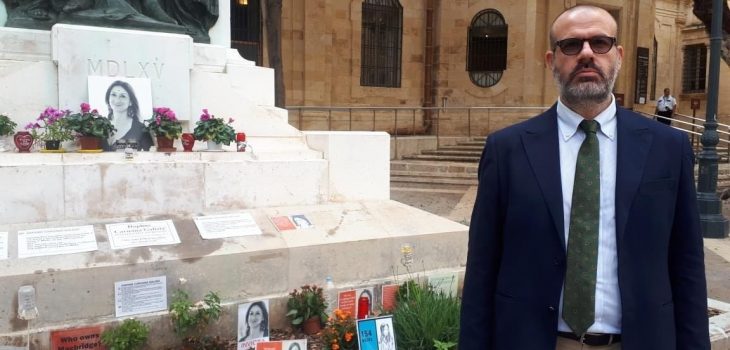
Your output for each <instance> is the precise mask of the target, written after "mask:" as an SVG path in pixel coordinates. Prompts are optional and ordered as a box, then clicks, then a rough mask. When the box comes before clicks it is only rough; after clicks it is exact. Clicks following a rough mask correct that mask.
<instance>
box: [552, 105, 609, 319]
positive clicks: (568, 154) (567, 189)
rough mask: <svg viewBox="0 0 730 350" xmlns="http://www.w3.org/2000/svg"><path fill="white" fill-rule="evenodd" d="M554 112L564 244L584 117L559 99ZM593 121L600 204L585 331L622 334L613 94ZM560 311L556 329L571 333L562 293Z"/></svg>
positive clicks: (582, 134)
mask: <svg viewBox="0 0 730 350" xmlns="http://www.w3.org/2000/svg"><path fill="white" fill-rule="evenodd" d="M557 114H558V137H559V142H558V144H559V145H560V147H559V148H560V178H561V182H562V186H563V223H564V229H565V242H566V246H567V242H568V236H569V232H570V227H569V226H570V208H571V204H572V201H573V179H574V178H575V163H576V161H577V159H578V151H579V150H580V146H581V144H583V140H584V139H585V133H583V131H582V130H580V129H579V128H578V124H580V122H581V121H582V120H583V119H584V118H583V117H581V116H580V115H579V114H577V113H575V112H574V111H572V110H570V109H569V108H568V107H566V106H565V105H564V104H563V103H562V102H561V101H560V100H558V107H557ZM594 120H596V121H597V122H598V123H599V125H600V127H599V132H598V133H597V136H598V149H599V159H600V172H601V174H600V178H601V195H600V196H601V198H600V203H601V204H600V218H599V229H598V266H597V275H596V306H595V315H596V320H595V323H594V324H593V325H592V326H591V327H590V328H588V332H590V333H621V296H620V294H619V288H618V256H617V254H616V206H615V197H616V136H617V135H616V104H615V103H614V99H613V97H612V101H611V104H610V105H609V106H608V108H606V109H605V110H603V111H602V112H601V113H600V114H598V116H596V118H595V119H594ZM566 251H567V247H566ZM559 310H560V318H559V323H558V330H559V331H563V332H572V331H571V329H570V327H568V325H567V324H566V323H565V321H564V320H563V311H562V310H563V293H562V292H561V295H560V309H559Z"/></svg>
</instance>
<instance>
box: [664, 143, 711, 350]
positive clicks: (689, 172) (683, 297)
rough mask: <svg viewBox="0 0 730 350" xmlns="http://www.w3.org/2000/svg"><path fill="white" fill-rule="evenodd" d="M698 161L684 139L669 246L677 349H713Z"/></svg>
mask: <svg viewBox="0 0 730 350" xmlns="http://www.w3.org/2000/svg"><path fill="white" fill-rule="evenodd" d="M693 169H694V157H693V154H692V149H691V148H690V145H689V141H688V140H687V137H686V136H684V135H683V136H682V169H681V174H680V178H679V189H678V192H677V204H676V209H675V216H674V225H673V227H672V237H671V240H670V242H669V245H670V246H669V274H670V278H671V283H672V298H673V301H674V313H675V315H674V316H675V317H674V319H675V323H676V325H675V327H676V334H677V349H697V350H703V349H707V350H709V349H710V340H709V324H708V317H707V283H706V280H705V263H704V250H703V249H704V248H703V246H704V245H703V241H702V233H701V229H700V219H699V212H698V207H697V196H696V193H695V186H694V175H693V174H694V172H693Z"/></svg>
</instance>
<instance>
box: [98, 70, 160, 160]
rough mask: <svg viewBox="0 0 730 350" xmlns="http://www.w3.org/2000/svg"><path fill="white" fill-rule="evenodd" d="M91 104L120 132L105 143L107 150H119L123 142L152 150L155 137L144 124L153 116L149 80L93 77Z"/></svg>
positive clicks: (140, 148) (138, 148)
mask: <svg viewBox="0 0 730 350" xmlns="http://www.w3.org/2000/svg"><path fill="white" fill-rule="evenodd" d="M89 104H90V105H91V107H92V108H94V109H96V110H97V111H99V114H101V115H104V116H106V117H107V118H109V120H110V121H111V122H112V124H113V125H114V127H115V128H116V129H117V131H116V132H115V133H114V135H112V136H110V137H109V139H107V140H105V142H104V150H105V151H113V150H115V149H116V146H117V144H118V141H119V140H124V143H125V144H130V143H133V142H136V144H137V150H144V151H148V150H149V149H150V146H152V137H151V136H150V134H149V132H147V130H146V129H145V126H144V123H143V121H144V120H145V119H149V118H150V117H151V116H152V96H151V88H150V81H149V79H142V78H124V79H120V78H118V77H96V76H92V77H89Z"/></svg>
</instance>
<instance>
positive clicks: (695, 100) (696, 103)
mask: <svg viewBox="0 0 730 350" xmlns="http://www.w3.org/2000/svg"><path fill="white" fill-rule="evenodd" d="M690 104H691V105H692V109H694V110H697V109H700V99H699V98H693V99H691V100H690Z"/></svg>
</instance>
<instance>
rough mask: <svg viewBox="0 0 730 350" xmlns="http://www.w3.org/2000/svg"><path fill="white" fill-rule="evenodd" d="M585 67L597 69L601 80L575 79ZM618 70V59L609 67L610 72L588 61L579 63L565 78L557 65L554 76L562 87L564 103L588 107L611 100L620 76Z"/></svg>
mask: <svg viewBox="0 0 730 350" xmlns="http://www.w3.org/2000/svg"><path fill="white" fill-rule="evenodd" d="M583 68H592V69H594V70H596V71H597V72H598V74H599V75H600V77H601V80H598V81H596V80H590V81H580V78H578V80H574V78H575V76H576V75H577V74H578V73H579V71H580V70H581V69H583ZM618 70H619V62H618V61H615V62H614V63H613V64H612V65H611V66H610V67H609V69H608V72H604V71H603V70H601V69H599V68H598V66H596V64H595V63H594V62H588V63H583V64H579V65H577V66H576V67H575V68H574V69H573V71H572V72H571V73H570V74H569V75H568V77H567V79H563V77H561V76H560V73H559V72H558V70H557V67H553V77H554V78H555V81H556V82H557V84H558V88H559V89H560V99H561V100H562V101H563V103H565V104H566V105H568V106H573V107H587V106H590V105H595V104H598V103H602V102H606V101H607V100H610V96H611V92H612V91H613V85H614V83H615V82H616V77H617V76H618ZM606 73H607V74H606ZM607 75H608V76H607Z"/></svg>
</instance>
